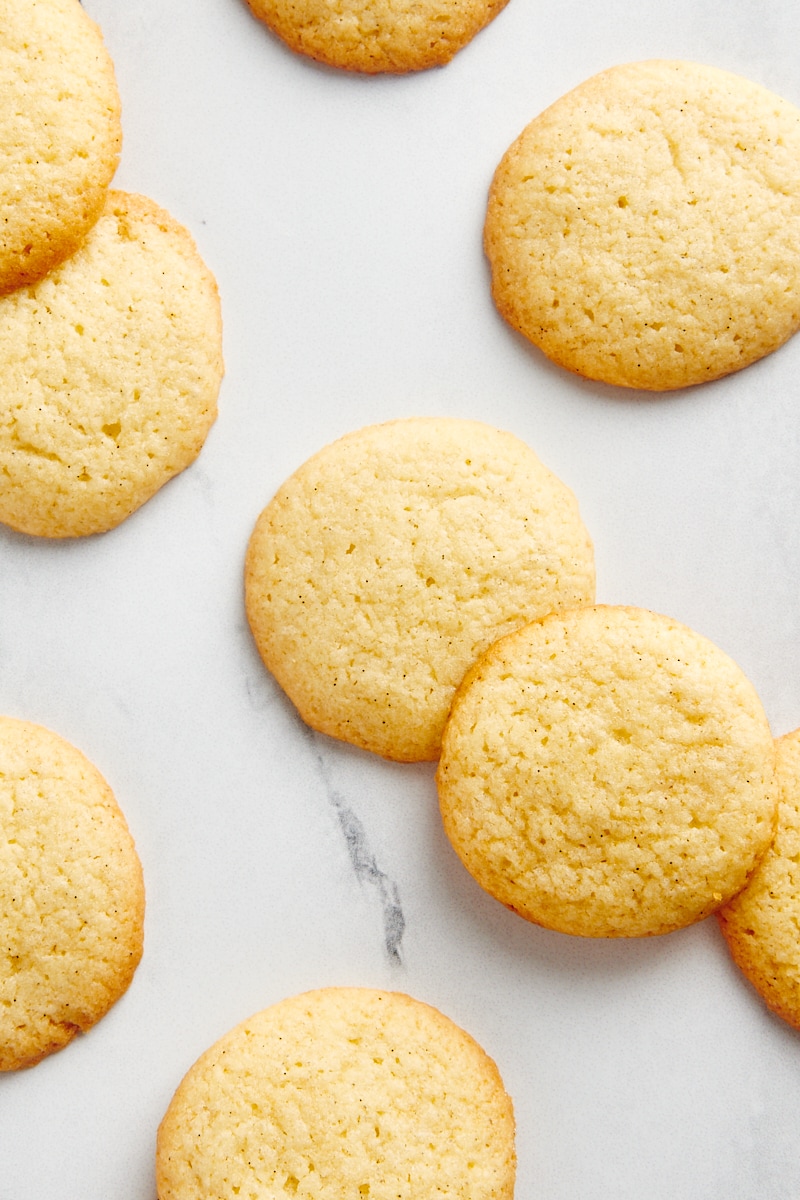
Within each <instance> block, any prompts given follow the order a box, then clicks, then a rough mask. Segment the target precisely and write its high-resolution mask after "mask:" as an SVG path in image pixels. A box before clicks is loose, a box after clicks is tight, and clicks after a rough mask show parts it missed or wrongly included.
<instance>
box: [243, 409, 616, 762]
mask: <svg viewBox="0 0 800 1200" xmlns="http://www.w3.org/2000/svg"><path fill="white" fill-rule="evenodd" d="M245 597H246V606H247V616H248V619H249V622H250V626H251V629H252V631H253V635H254V637H255V641H256V644H257V646H258V649H259V651H260V653H261V656H262V658H263V660H264V662H265V664H266V666H267V667H268V669H269V670H270V671H271V672H272V673H273V675H274V676H275V678H276V679H277V680H278V682H279V683H280V685H281V687H282V688H283V689H284V690H285V692H286V693H287V695H288V696H289V697H290V698H291V700H292V701H293V702H294V704H295V705H296V707H297V709H298V711H299V712H300V715H301V716H302V718H303V720H304V721H306V722H307V723H308V724H309V725H311V726H312V727H313V728H314V729H316V730H319V731H321V732H322V733H327V734H330V735H331V736H332V737H336V738H340V739H342V740H344V741H347V742H351V743H352V744H353V745H356V746H360V747H361V748H363V749H365V750H370V751H372V752H374V753H376V754H380V755H382V756H384V757H386V758H390V759H396V760H400V761H406V762H412V761H420V760H426V759H427V760H433V759H435V758H436V757H437V756H438V753H439V746H440V742H441V733H442V728H443V727H444V722H445V718H446V716H447V712H448V709H449V707H450V702H451V700H452V698H453V694H454V692H455V689H456V687H457V685H458V684H459V683H460V681H461V679H462V677H463V675H464V672H465V671H466V670H467V668H468V667H469V666H470V665H471V664H472V663H473V662H474V660H475V658H477V656H478V654H479V653H480V652H481V651H482V650H483V649H485V648H486V646H488V645H489V644H490V643H491V642H493V641H494V640H495V638H497V637H498V636H500V635H501V634H503V633H506V632H510V631H511V630H512V629H515V628H516V627H517V626H519V625H521V624H523V623H524V622H525V621H526V620H531V619H532V618H534V617H536V616H541V615H543V614H544V613H548V612H551V611H553V610H556V609H560V608H566V607H572V606H573V605H576V604H590V603H592V602H593V600H594V559H593V551H592V545H591V542H590V539H589V536H588V534H587V532H586V529H585V527H584V525H583V523H582V522H581V519H580V516H579V513H578V506H577V503H576V501H575V497H574V496H573V494H572V493H571V492H570V491H569V489H568V488H567V487H565V485H564V484H563V483H561V482H560V481H559V480H558V479H557V478H556V477H555V476H554V475H553V474H552V473H551V472H550V471H549V470H547V468H546V467H544V466H543V465H542V463H541V462H540V461H539V459H538V458H537V457H536V455H535V454H534V453H533V451H532V450H531V449H530V448H529V447H528V446H526V445H525V443H524V442H521V441H520V440H519V439H518V438H516V437H514V436H513V435H512V434H510V433H504V432H502V431H500V430H497V429H493V428H491V427H490V426H488V425H484V424H482V423H480V422H476V421H466V420H458V419H455V418H436V417H427V418H426V417H421V418H410V419H406V420H399V421H390V422H388V423H386V424H382V425H373V426H368V427H367V428H365V429H361V430H358V431H357V432H355V433H351V434H348V435H347V436H345V437H343V438H340V439H339V440H338V441H336V442H334V443H333V444H332V445H329V446H327V447H326V448H325V449H323V450H321V451H320V452H319V453H318V454H316V455H314V457H313V458H311V459H309V461H308V462H307V463H305V464H304V465H303V466H302V467H301V468H300V469H299V470H298V471H297V472H296V473H295V474H294V475H293V476H292V477H291V478H290V479H289V480H288V481H287V482H286V483H285V484H284V485H283V487H281V488H280V490H279V491H278V493H277V495H276V496H275V497H274V498H273V500H272V501H271V502H270V504H268V505H267V507H266V508H265V509H264V511H263V512H262V514H261V516H260V517H259V519H258V521H257V523H256V526H255V529H254V530H253V534H252V536H251V539H250V544H249V548H248V552H247V561H246V570H245Z"/></svg>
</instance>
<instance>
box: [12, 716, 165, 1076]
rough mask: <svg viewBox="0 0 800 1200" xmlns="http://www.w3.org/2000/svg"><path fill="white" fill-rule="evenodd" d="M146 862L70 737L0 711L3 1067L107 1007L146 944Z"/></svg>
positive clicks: (49, 1046) (30, 1059)
mask: <svg viewBox="0 0 800 1200" xmlns="http://www.w3.org/2000/svg"><path fill="white" fill-rule="evenodd" d="M143 919H144V888H143V884H142V870H141V866H140V863H139V859H138V857H137V855H136V851H135V849H134V845H133V841H132V839H131V836H130V833H129V832H128V827H127V825H126V823H125V819H124V817H123V815H122V813H121V812H120V809H119V807H118V805H117V803H116V801H115V799H114V796H113V794H112V792H111V789H110V788H109V786H108V784H107V783H106V782H105V780H104V779H103V778H102V776H101V775H100V774H99V772H98V771H97V770H96V769H95V767H93V766H92V764H91V763H90V762H88V761H87V759H86V758H85V757H84V756H83V755H82V754H81V753H80V751H78V750H76V749H75V748H74V746H71V745H70V744H69V743H68V742H65V741H64V740H63V738H60V737H58V736H57V735H56V734H54V733H51V732H50V731H49V730H47V729H43V728H42V727H41V726H38V725H32V724H30V723H29V722H26V721H17V720H14V719H12V718H10V717H0V1070H3V1071H10V1070H14V1069H16V1068H18V1067H28V1066H32V1065H33V1064H34V1063H37V1062H39V1060H40V1059H42V1058H44V1057H45V1055H47V1054H51V1053H52V1052H53V1051H54V1050H60V1049H61V1047H62V1046H65V1045H66V1044H67V1042H69V1041H71V1040H72V1038H73V1037H74V1036H75V1035H76V1034H77V1033H79V1032H80V1031H81V1030H85V1029H88V1028H89V1027H90V1026H91V1025H93V1024H94V1023H95V1022H96V1021H98V1020H99V1019H100V1017H102V1016H103V1015H104V1014H105V1013H106V1012H107V1010H108V1009H109V1008H110V1007H111V1005H112V1004H113V1003H114V1001H115V1000H117V999H118V998H119V997H120V996H121V995H122V993H123V992H124V991H125V989H126V988H127V986H128V984H129V983H130V981H131V978H132V976H133V973H134V971H135V969H136V966H137V964H138V962H139V959H140V957H141V954H142V925H143Z"/></svg>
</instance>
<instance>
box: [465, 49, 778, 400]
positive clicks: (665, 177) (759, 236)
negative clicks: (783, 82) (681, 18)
mask: <svg viewBox="0 0 800 1200" xmlns="http://www.w3.org/2000/svg"><path fill="white" fill-rule="evenodd" d="M485 247H486V253H487V255H488V258H489V261H490V264H491V268H492V290H493V294H494V298H495V301H496V303H497V306H498V309H499V311H500V312H501V313H502V315H503V316H504V317H505V318H506V319H507V320H508V321H509V322H510V323H511V324H512V325H513V326H514V327H515V328H516V329H518V330H519V331H520V332H521V333H523V334H524V335H525V336H526V337H528V338H529V339H530V340H531V341H532V342H534V343H535V344H536V345H537V346H538V347H539V348H540V349H541V350H543V351H544V353H545V354H547V355H548V356H549V357H550V358H552V359H553V360H554V361H555V362H557V363H559V364H560V365H561V366H563V367H567V368H569V369H570V370H572V371H577V372H579V373H580V374H582V375H587V376H589V377H590V378H592V379H598V380H603V381H605V382H607V383H612V384H620V385H623V386H626V387H635V388H648V389H655V390H659V389H666V388H678V387H685V386H687V385H689V384H696V383H702V382H704V381H706V380H710V379H715V378H717V377H718V376H721V375H725V374H727V373H728V372H730V371H735V370H737V369H739V368H741V367H745V366H747V365H748V364H749V363H752V362H754V361H755V360H756V359H758V358H760V357H761V356H762V355H764V354H767V353H769V352H770V351H771V350H774V349H775V348H776V347H778V346H780V345H781V343H782V342H784V341H785V340H786V339H787V338H788V337H789V336H790V335H791V334H792V333H794V332H795V330H796V329H797V328H798V325H800V111H798V110H797V109H796V108H794V107H793V106H792V105H791V104H789V103H787V102H786V101H784V100H781V99H780V98H779V97H777V96H774V95H772V93H770V92H768V91H766V90H765V89H764V88H762V87H759V86H758V85H756V84H754V83H750V82H748V81H747V80H745V79H741V78H739V77H737V76H735V75H730V74H728V73H726V72H723V71H719V70H716V69H714V68H712V67H704V66H699V65H697V64H694V63H682V62H661V61H653V62H643V63H633V64H629V65H625V66H620V67H614V68H612V69H611V70H608V71H605V72H603V73H602V74H600V75H597V76H595V77H593V78H592V79H589V80H588V81H587V82H585V83H583V84H581V85H580V86H579V87H577V88H576V89H575V90H574V91H572V92H570V93H568V94H567V95H566V96H563V97H562V98H561V99H560V100H558V101H556V103H555V104H553V105H552V106H551V107H550V108H548V109H547V110H546V111H545V112H543V113H542V114H541V115H540V116H539V117H537V118H536V119H535V120H534V121H532V122H531V124H530V125H529V126H528V127H527V128H526V129H525V130H524V131H523V133H522V134H521V136H520V137H519V138H518V139H517V141H516V142H515V143H514V144H513V145H512V146H511V148H510V149H509V150H508V152H507V153H506V155H505V157H504V158H503V160H502V162H501V163H500V165H499V167H498V169H497V172H496V175H495V178H494V181H493V184H492V188H491V193H490V198H489V206H488V211H487V215H486V225H485Z"/></svg>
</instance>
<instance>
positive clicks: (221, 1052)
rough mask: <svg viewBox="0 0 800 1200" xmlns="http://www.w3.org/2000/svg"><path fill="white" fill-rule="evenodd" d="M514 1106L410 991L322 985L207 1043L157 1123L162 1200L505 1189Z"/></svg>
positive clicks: (479, 1057) (486, 1063)
mask: <svg viewBox="0 0 800 1200" xmlns="http://www.w3.org/2000/svg"><path fill="white" fill-rule="evenodd" d="M514 1173H515V1153H514V1117H513V1112H512V1107H511V1101H510V1100H509V1098H508V1096H507V1095H506V1093H505V1090H504V1088H503V1084H502V1081H501V1079H500V1076H499V1074H498V1072H497V1068H496V1066H495V1064H494V1063H493V1062H492V1060H491V1059H490V1058H488V1056H487V1055H486V1054H485V1053H484V1051H483V1050H482V1049H481V1048H480V1047H479V1046H478V1045H477V1043H476V1042H475V1041H474V1040H473V1039H472V1038H471V1037H469V1035H468V1034H466V1033H464V1032H463V1030H461V1029H459V1028H458V1026H456V1025H454V1024H453V1022H452V1021H450V1020H449V1019H448V1018H446V1017H444V1016H443V1015H442V1014H441V1013H439V1012H437V1011H436V1010H435V1009H433V1008H430V1007H429V1006H428V1005H426V1004H422V1003H420V1002H419V1001H417V1000H412V999H411V998H410V997H409V996H404V995H401V994H399V993H396V992H380V991H371V990H368V989H358V988H329V989H323V990H321V991H317V992H308V993H306V994H304V995H302V996H296V997H293V998H292V999H289V1000H285V1001H282V1002H281V1003H279V1004H276V1005H274V1006H273V1007H272V1008H268V1009H266V1010H265V1011H264V1012H261V1013H258V1014H257V1015H256V1016H254V1017H252V1018H251V1019H250V1020H249V1021H245V1022H243V1024H241V1025H239V1026H237V1028H235V1029H234V1030H232V1032H230V1033H229V1034H227V1036H225V1037H223V1038H222V1039H221V1041H219V1042H217V1044H216V1045H215V1046H213V1047H212V1048H211V1049H210V1050H209V1051H207V1052H206V1053H205V1054H204V1055H203V1056H202V1057H201V1058H200V1059H199V1060H198V1062H197V1063H196V1064H195V1065H194V1067H192V1069H191V1070H190V1071H189V1073H188V1074H187V1075H186V1077H185V1079H184V1080H183V1082H182V1083H181V1085H180V1087H179V1088H178V1090H177V1092H176V1093H175V1096H174V1098H173V1100H172V1103H171V1104H170V1107H169V1109H168V1111H167V1114H166V1116H165V1117H164V1120H163V1122H162V1124H161V1127H160V1129H159V1134H158V1150H157V1171H156V1174H157V1186H158V1196H159V1200H234V1197H237V1196H238V1197H242V1196H249V1197H254V1198H258V1200H271V1198H273V1197H275V1198H277V1197H283V1196H288V1195H292V1196H297V1197H311V1196H313V1197H315V1200H342V1197H345V1196H347V1197H351V1196H352V1197H355V1198H360V1197H368V1198H369V1200H416V1198H417V1197H423V1196H424V1197H433V1196H441V1197H443V1200H444V1198H451V1200H456V1198H458V1200H510V1198H511V1197H512V1196H513V1192H514Z"/></svg>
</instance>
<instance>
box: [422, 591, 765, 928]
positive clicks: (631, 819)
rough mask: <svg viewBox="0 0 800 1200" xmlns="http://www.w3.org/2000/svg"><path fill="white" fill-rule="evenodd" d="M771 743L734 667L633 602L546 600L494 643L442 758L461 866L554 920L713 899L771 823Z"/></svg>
mask: <svg viewBox="0 0 800 1200" xmlns="http://www.w3.org/2000/svg"><path fill="white" fill-rule="evenodd" d="M774 766H775V751H774V745H773V740H772V736H771V734H770V730H769V726H768V724H767V719H766V717H765V715H764V711H763V708H762V706H761V703H760V701H759V699H758V697H757V696H756V694H755V691H754V690H753V687H752V685H751V684H750V683H749V682H748V680H747V679H746V678H745V676H744V675H743V674H742V672H741V670H740V668H739V667H737V666H736V664H735V663H733V662H732V661H731V659H730V658H728V656H727V655H725V654H724V653H723V652H722V651H721V650H719V649H718V648H717V647H716V646H714V645H713V644H712V643H711V642H709V641H708V640H707V639H706V638H703V637H701V636H700V635H699V634H696V633H694V632H693V631H692V630H690V629H687V628H686V627H685V626H683V625H680V624H679V623H678V622H676V621H673V620H671V619H669V618H667V617H663V616H660V615H658V614H656V613H651V612H647V611H645V610H643V609H636V608H627V607H613V606H603V605H600V606H597V607H593V608H584V609H580V610H578V609H575V610H572V611H571V612H566V613H562V614H555V615H551V616H549V617H545V618H543V619H542V620H541V621H536V622H533V623H532V624H530V625H527V626H525V627H524V628H522V629H520V630H518V631H517V632H516V633H512V634H509V635H508V637H505V638H503V639H501V640H500V641H498V642H497V643H495V645H494V646H492V647H490V649H489V650H488V651H487V652H486V653H485V654H484V656H483V657H482V658H481V659H480V660H479V662H478V663H477V664H476V665H475V667H474V668H473V669H472V670H471V671H470V672H469V673H468V675H467V677H466V679H465V680H464V683H463V684H462V686H461V688H460V689H459V692H458V694H457V696H456V699H455V702H454V704H453V709H452V712H451V715H450V718H449V720H448V723H447V726H446V729H445V733H444V739H443V746H442V756H441V759H440V763H439V771H438V789H439V800H440V807H441V812H442V818H443V821H444V827H445V829H446V831H447V834H448V836H449V838H450V840H451V842H452V844H453V846H454V848H455V849H456V851H457V853H458V854H459V856H460V857H461V859H462V861H463V862H464V864H465V866H466V867H467V869H468V870H469V871H470V872H471V873H472V875H473V876H474V877H475V879H476V880H477V881H478V882H479V883H480V884H481V886H482V887H483V888H484V889H485V890H486V891H488V892H489V893H490V894H491V895H493V896H495V897H496V898H497V899H498V900H500V901H502V903H503V904H505V905H507V906H508V907H509V908H511V909H513V910H514V911H516V912H518V913H519V914H520V915H521V916H523V917H526V918H527V919H528V920H530V921H534V922H536V923H537V924H540V925H544V926H547V927H548V928H551V929H555V930H559V931H561V932H563V933H572V934H580V935H584V936H591V937H620V936H627V937H630V936H642V935H646V934H660V933H667V932H669V931H670V930H674V929H679V928H681V927H683V926H685V925H688V924H690V923H692V922H694V921H698V920H700V919H701V918H702V917H705V916H708V915H709V914H710V913H712V912H714V911H716V910H717V909H719V908H721V906H722V905H723V904H724V903H725V902H726V901H728V900H730V899H731V897H732V896H733V895H735V893H736V892H738V891H739V890H740V889H741V888H742V887H743V886H744V885H745V883H746V882H747V879H748V878H749V876H750V874H751V873H752V871H753V869H754V867H755V865H756V863H757V861H758V859H759V858H760V856H761V855H762V854H763V852H764V850H765V849H766V847H767V845H768V844H769V841H770V839H771V837H772V834H773V829H774V818H775V809H776V795H775V786H774Z"/></svg>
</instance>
